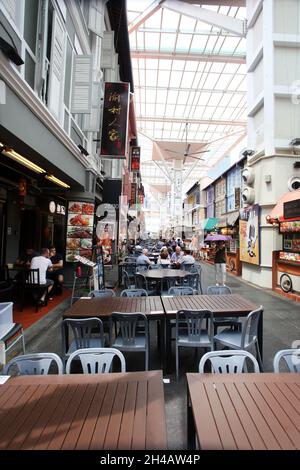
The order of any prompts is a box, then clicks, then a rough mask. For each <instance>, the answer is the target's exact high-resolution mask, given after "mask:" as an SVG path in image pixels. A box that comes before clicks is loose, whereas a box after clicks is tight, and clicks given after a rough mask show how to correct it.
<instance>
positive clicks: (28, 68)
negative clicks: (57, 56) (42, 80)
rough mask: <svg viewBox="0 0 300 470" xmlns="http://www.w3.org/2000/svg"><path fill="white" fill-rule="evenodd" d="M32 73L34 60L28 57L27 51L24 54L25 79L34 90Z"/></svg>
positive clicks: (33, 71)
mask: <svg viewBox="0 0 300 470" xmlns="http://www.w3.org/2000/svg"><path fill="white" fill-rule="evenodd" d="M34 73H35V62H34V60H33V59H32V57H30V55H29V54H28V52H27V51H26V54H25V80H26V82H27V83H28V85H30V86H31V88H32V89H33V90H34Z"/></svg>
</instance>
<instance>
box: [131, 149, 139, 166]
mask: <svg viewBox="0 0 300 470" xmlns="http://www.w3.org/2000/svg"><path fill="white" fill-rule="evenodd" d="M140 158H141V147H131V165H130V166H131V168H130V171H140Z"/></svg>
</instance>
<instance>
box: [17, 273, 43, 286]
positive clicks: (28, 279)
mask: <svg viewBox="0 0 300 470" xmlns="http://www.w3.org/2000/svg"><path fill="white" fill-rule="evenodd" d="M21 276H22V281H23V283H24V284H25V286H28V287H29V286H38V285H39V284H40V270H39V269H24V270H23V271H22V274H21Z"/></svg>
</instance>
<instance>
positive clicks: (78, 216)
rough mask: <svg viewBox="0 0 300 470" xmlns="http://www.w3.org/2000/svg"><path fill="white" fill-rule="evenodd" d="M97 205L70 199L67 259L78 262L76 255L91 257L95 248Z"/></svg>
mask: <svg viewBox="0 0 300 470" xmlns="http://www.w3.org/2000/svg"><path fill="white" fill-rule="evenodd" d="M94 209H95V205H94V204H92V203H90V202H78V201H69V206H68V219H67V239H66V261H67V262H74V261H75V262H76V261H77V259H76V258H75V257H76V256H78V255H79V256H84V257H85V258H91V256H92V248H93V227H94Z"/></svg>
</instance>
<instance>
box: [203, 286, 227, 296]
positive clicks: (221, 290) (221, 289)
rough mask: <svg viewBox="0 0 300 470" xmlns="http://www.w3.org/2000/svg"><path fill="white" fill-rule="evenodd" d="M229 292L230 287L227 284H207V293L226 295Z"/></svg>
mask: <svg viewBox="0 0 300 470" xmlns="http://www.w3.org/2000/svg"><path fill="white" fill-rule="evenodd" d="M227 294H231V289H230V287H228V286H208V288H207V295H227Z"/></svg>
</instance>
